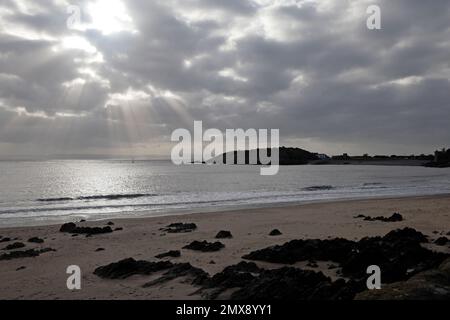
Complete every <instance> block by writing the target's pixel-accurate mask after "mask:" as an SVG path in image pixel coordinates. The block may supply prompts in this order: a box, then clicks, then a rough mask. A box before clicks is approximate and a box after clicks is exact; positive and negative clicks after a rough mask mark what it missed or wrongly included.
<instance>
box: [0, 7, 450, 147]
mask: <svg viewBox="0 0 450 320" xmlns="http://www.w3.org/2000/svg"><path fill="white" fill-rule="evenodd" d="M92 3H95V1H76V2H74V3H71V4H78V5H80V7H81V9H82V17H83V23H84V25H83V26H82V27H81V28H77V29H74V30H70V29H68V28H67V27H66V19H67V17H68V15H67V6H68V5H69V3H67V2H65V1H63V0H47V1H40V2H38V3H37V2H33V1H25V0H15V1H12V0H3V1H0V19H1V21H2V25H3V28H2V29H1V30H2V31H1V33H0V151H2V149H1V148H2V145H5V144H7V145H8V149H7V150H8V152H9V153H11V154H14V152H15V150H16V151H17V153H23V150H26V149H27V148H26V147H25V146H30V145H32V146H35V148H34V149H32V150H33V151H32V153H39V150H46V152H47V153H71V152H72V153H77V154H80V153H95V152H105V150H109V152H110V153H111V154H115V153H120V152H123V150H129V151H130V152H137V153H146V154H152V153H155V152H156V153H157V152H159V151H158V150H156V149H155V148H156V147H155V144H156V145H159V144H161V145H166V146H167V148H166V150H167V149H168V146H169V144H168V143H169V138H168V137H169V136H170V133H171V130H173V129H174V128H177V127H180V126H181V127H187V126H191V125H192V121H193V120H203V121H204V122H205V123H204V125H205V127H217V128H221V129H225V128H235V127H244V128H248V127H254V128H280V130H281V135H282V140H284V141H286V142H288V143H289V141H309V142H310V145H304V146H305V147H311V148H318V149H320V150H318V151H327V150H332V151H333V152H334V151H335V150H337V149H338V148H337V147H336V146H337V145H339V146H347V147H349V148H350V149H349V150H343V151H350V152H359V153H365V152H372V151H373V152H385V153H391V152H392V153H394V152H396V151H397V150H401V151H404V152H432V151H433V149H434V148H436V147H439V146H445V145H447V144H448V141H449V140H450V130H449V129H448V125H447V123H446V122H447V119H448V118H449V116H450V106H449V102H448V101H450V99H449V98H450V94H449V92H450V83H449V78H450V40H449V39H450V24H449V21H450V4H449V3H448V1H446V0H436V1H433V2H425V1H419V0H412V1H411V0H398V1H388V0H380V1H346V2H342V1H312V0H311V1H288V0H286V1H265V0H248V1H244V0H233V1H230V0H226V1H225V0H223V1H222V0H216V1H207V0H186V1H176V0H170V1H137V0H130V1H123V4H124V6H125V7H126V11H127V14H128V16H129V18H130V21H128V20H127V21H128V22H126V24H127V25H126V26H125V27H124V28H123V29H122V30H120V28H119V30H115V31H114V32H107V31H108V30H107V27H108V23H109V24H111V21H113V27H114V21H115V20H114V17H109V18H108V14H111V12H113V11H112V9H111V8H112V7H113V5H110V6H109V9H111V10H104V11H103V12H102V11H100V13H99V12H96V13H95V12H94V13H93V12H90V11H89V8H90V6H89V5H90V4H92ZM110 3H113V2H110ZM370 4H378V5H379V6H380V7H381V10H382V11H381V13H382V30H368V29H367V28H366V18H367V14H366V8H367V6H368V5H370ZM120 13H121V12H119V14H120ZM99 14H100V16H99ZM102 15H103V16H102ZM104 15H106V18H108V19H109V20H108V19H106V20H105V19H103V18H105V16H104ZM116 18H117V17H116ZM111 19H112V20H111ZM118 19H121V17H119V18H118ZM99 20H100V21H106V22H104V25H103V26H102V25H101V24H100V25H99V24H95V22H98V21H99ZM109 27H111V26H109ZM400 145H401V146H402V147H401V148H399V149H397V146H400ZM39 146H41V147H42V148H40V147H39ZM163 149H164V148H162V149H161V150H163ZM5 150H6V149H5ZM30 150H31V149H30ZM106 153H107V152H106Z"/></svg>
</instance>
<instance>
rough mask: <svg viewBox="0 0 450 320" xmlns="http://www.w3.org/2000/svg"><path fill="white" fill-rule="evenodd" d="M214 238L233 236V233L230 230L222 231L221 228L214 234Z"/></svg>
mask: <svg viewBox="0 0 450 320" xmlns="http://www.w3.org/2000/svg"><path fill="white" fill-rule="evenodd" d="M215 238H216V239H231V238H233V235H232V234H231V232H230V231H224V230H222V231H219V232H218V233H217V234H216V237H215Z"/></svg>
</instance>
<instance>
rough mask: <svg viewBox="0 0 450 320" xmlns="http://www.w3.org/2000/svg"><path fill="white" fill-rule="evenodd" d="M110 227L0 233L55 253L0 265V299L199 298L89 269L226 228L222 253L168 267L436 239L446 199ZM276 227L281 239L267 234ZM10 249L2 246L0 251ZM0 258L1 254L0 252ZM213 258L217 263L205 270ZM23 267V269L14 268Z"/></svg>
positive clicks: (449, 225)
mask: <svg viewBox="0 0 450 320" xmlns="http://www.w3.org/2000/svg"><path fill="white" fill-rule="evenodd" d="M394 212H399V213H401V214H402V215H403V217H404V218H405V221H403V222H395V223H386V222H379V221H377V222H369V221H363V220H361V219H355V218H354V216H356V215H358V214H364V215H370V216H379V215H382V216H390V215H391V214H392V213H394ZM108 221H110V220H108ZM112 221H113V222H114V223H115V226H114V227H123V228H124V230H123V231H116V232H114V233H110V234H104V235H96V236H92V237H88V238H87V237H85V236H82V235H80V236H78V237H72V236H71V235H70V234H66V233H61V232H59V228H60V225H57V226H44V227H24V228H8V229H0V235H1V236H3V237H10V238H18V239H19V240H18V241H21V242H24V243H25V244H26V248H25V249H27V248H43V247H50V248H54V249H56V252H48V253H44V254H42V255H40V256H38V257H35V258H21V259H14V260H9V261H0V299H200V298H201V297H200V296H199V295H191V294H192V293H193V292H194V291H196V288H194V287H192V286H191V285H189V284H186V283H183V281H182V279H177V280H173V281H171V282H168V283H165V284H163V285H160V286H157V287H151V288H142V287H141V286H142V285H143V284H144V283H146V282H148V281H149V280H151V279H153V278H155V276H133V277H130V278H128V279H126V280H103V279H100V278H99V277H97V276H96V275H94V274H93V271H94V269H95V268H96V267H98V266H101V265H105V264H109V263H111V262H116V261H118V260H121V259H124V258H128V257H133V258H135V259H142V260H151V261H156V260H157V259H155V258H154V256H155V255H157V254H159V253H162V252H166V251H168V250H181V248H182V247H183V246H185V245H186V244H189V243H190V242H191V241H193V240H200V241H201V240H208V241H210V242H213V241H215V239H214V237H215V235H216V234H217V232H218V231H220V230H229V231H231V232H232V234H233V238H232V239H225V240H220V241H221V242H222V243H224V244H225V245H226V248H225V249H223V250H221V251H219V252H213V253H201V252H197V251H190V250H184V249H183V250H181V257H180V258H171V261H173V262H189V263H191V264H192V265H193V266H195V267H199V268H202V269H203V270H205V271H207V272H208V273H210V274H214V273H217V272H220V271H222V270H223V268H224V267H225V266H228V265H232V264H235V263H238V262H239V261H241V260H242V259H241V257H242V256H243V255H244V254H246V253H249V252H250V251H252V250H255V249H261V248H264V247H267V246H270V245H274V244H282V243H284V242H286V241H289V240H292V239H302V238H319V239H325V238H331V237H344V238H347V239H351V240H353V239H355V240H356V239H360V238H362V237H365V236H375V235H384V234H386V233H387V232H389V231H391V230H393V229H397V228H403V227H406V226H408V227H413V228H415V229H416V230H418V231H421V232H423V233H424V234H426V235H429V236H430V238H431V239H435V238H437V237H439V236H440V235H439V234H435V233H433V232H435V231H438V232H439V233H447V232H449V231H450V196H448V195H446V196H426V197H412V198H398V199H372V200H354V201H340V202H327V203H314V204H305V205H297V206H289V207H276V208H265V209H248V210H237V211H227V212H214V213H196V214H191V215H180V216H166V217H158V218H142V219H118V220H112ZM106 222H107V221H96V222H89V221H88V222H84V223H82V224H79V225H83V226H104V225H106ZM173 222H194V223H196V224H197V226H198V229H197V230H196V231H194V232H192V233H181V234H164V233H163V232H161V231H160V230H159V229H160V228H162V227H164V226H166V225H168V224H170V223H173ZM275 228H277V229H279V230H280V231H281V232H282V233H283V234H282V235H281V236H277V237H271V236H268V233H269V232H270V231H271V230H272V229H275ZM35 236H37V237H40V238H43V239H45V243H43V244H31V243H28V242H27V239H29V238H31V237H35ZM9 243H12V242H9ZM7 244H8V243H1V244H0V248H3V247H4V246H6V245H7ZM432 247H433V248H434V249H437V250H447V251H448V249H442V248H438V247H434V246H432ZM97 248H104V249H105V251H100V252H96V249H97ZM444 248H445V247H444ZM21 250H23V249H21ZM3 252H6V251H1V252H0V253H3ZM211 260H213V261H214V262H215V264H210V261H211ZM69 265H78V266H80V268H81V270H82V289H81V290H79V291H70V290H68V289H67V287H66V279H67V277H68V275H67V274H66V268H67V266H69ZM259 265H262V266H265V267H269V268H270V267H279V266H280V265H270V264H267V263H266V264H259ZM299 266H302V267H303V265H299ZM20 267H25V269H22V270H17V269H18V268H20ZM326 267H327V266H326V265H321V268H320V269H323V270H326V269H327V268H326ZM328 272H331V271H328ZM329 275H330V276H333V274H329Z"/></svg>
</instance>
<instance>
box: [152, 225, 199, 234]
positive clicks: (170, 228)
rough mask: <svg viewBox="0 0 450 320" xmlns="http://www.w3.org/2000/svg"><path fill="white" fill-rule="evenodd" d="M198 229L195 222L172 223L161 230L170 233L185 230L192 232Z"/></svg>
mask: <svg viewBox="0 0 450 320" xmlns="http://www.w3.org/2000/svg"><path fill="white" fill-rule="evenodd" d="M196 229H197V225H196V224H195V223H172V224H169V225H168V226H166V227H164V228H161V229H159V230H161V231H165V232H168V233H184V232H192V231H194V230H196Z"/></svg>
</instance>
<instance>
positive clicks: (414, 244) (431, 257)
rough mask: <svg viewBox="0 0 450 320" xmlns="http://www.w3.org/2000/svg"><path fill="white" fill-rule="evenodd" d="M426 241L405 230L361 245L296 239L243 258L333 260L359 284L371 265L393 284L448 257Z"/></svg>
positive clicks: (408, 229)
mask: <svg viewBox="0 0 450 320" xmlns="http://www.w3.org/2000/svg"><path fill="white" fill-rule="evenodd" d="M426 242H428V241H427V238H426V237H425V236H424V235H423V234H422V233H420V232H418V231H416V230H414V229H411V228H404V229H401V230H395V231H391V232H389V233H388V234H386V235H385V236H384V237H366V238H363V239H361V240H360V241H357V242H356V241H350V240H346V239H339V238H337V239H331V240H314V239H313V240H292V241H290V242H287V243H285V244H283V245H280V246H273V247H269V248H266V249H262V250H257V251H254V252H251V253H249V254H247V255H245V256H244V257H243V258H244V259H247V260H259V261H267V262H275V263H283V264H293V263H295V262H298V261H309V260H316V261H317V260H319V261H333V262H337V263H339V264H340V266H341V268H342V274H343V275H344V276H347V277H350V278H353V279H355V280H356V281H359V280H360V279H362V278H364V277H366V269H367V267H368V266H370V265H378V266H380V268H381V269H382V270H383V281H385V282H387V283H391V282H395V281H401V280H404V279H406V278H408V277H410V276H411V275H413V274H415V273H418V272H420V271H423V270H426V269H429V268H433V267H436V266H437V265H439V263H441V262H442V261H443V260H444V259H445V258H446V257H447V256H448V255H446V254H443V253H436V252H433V251H431V250H428V249H426V248H424V247H423V246H422V245H421V244H422V243H426Z"/></svg>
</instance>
